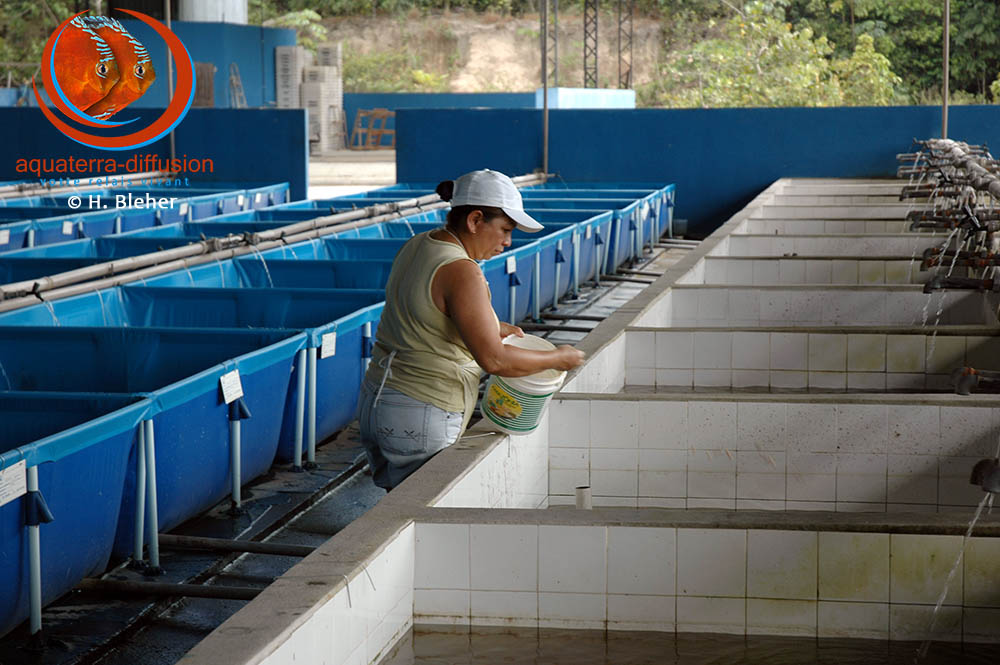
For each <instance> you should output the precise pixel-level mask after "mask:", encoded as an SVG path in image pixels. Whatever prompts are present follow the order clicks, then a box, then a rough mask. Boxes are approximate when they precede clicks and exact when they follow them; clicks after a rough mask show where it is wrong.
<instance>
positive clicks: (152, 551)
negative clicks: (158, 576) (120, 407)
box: [143, 420, 160, 572]
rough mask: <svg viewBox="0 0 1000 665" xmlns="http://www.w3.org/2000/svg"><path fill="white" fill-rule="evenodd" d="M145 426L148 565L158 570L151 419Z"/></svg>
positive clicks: (157, 526)
mask: <svg viewBox="0 0 1000 665" xmlns="http://www.w3.org/2000/svg"><path fill="white" fill-rule="evenodd" d="M143 426H144V427H145V428H146V488H147V490H148V491H149V496H148V498H147V500H146V506H147V509H148V510H149V520H148V528H149V565H150V568H151V570H152V571H154V572H157V571H160V518H159V514H158V511H157V506H156V441H155V437H154V432H153V421H152V420H146V421H144V422H143Z"/></svg>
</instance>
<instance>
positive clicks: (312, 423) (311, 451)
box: [306, 347, 319, 468]
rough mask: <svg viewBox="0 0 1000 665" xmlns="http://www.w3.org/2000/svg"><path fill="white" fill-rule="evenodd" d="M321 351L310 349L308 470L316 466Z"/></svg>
mask: <svg viewBox="0 0 1000 665" xmlns="http://www.w3.org/2000/svg"><path fill="white" fill-rule="evenodd" d="M318 355H319V349H317V348H315V347H313V348H311V349H309V375H308V377H309V378H308V380H309V413H308V420H307V421H306V422H307V423H308V427H309V437H308V439H307V440H308V443H309V447H308V448H307V449H306V468H311V467H314V466H316V357H317V356H318Z"/></svg>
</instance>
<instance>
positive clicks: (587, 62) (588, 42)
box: [583, 0, 599, 88]
mask: <svg viewBox="0 0 1000 665" xmlns="http://www.w3.org/2000/svg"><path fill="white" fill-rule="evenodd" d="M598 2H599V0H584V2H583V87H584V88H596V87H598V83H597V14H598V12H597V10H598Z"/></svg>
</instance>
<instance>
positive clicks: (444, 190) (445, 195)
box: [434, 180, 455, 201]
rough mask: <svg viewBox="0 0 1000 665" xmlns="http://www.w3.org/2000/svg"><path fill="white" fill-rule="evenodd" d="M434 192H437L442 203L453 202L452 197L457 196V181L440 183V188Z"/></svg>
mask: <svg viewBox="0 0 1000 665" xmlns="http://www.w3.org/2000/svg"><path fill="white" fill-rule="evenodd" d="M434 191H435V192H437V195H438V196H440V197H441V200H442V201H451V197H452V196H454V194H455V181H454V180H444V181H442V182H440V183H438V186H437V188H436V189H435V190H434Z"/></svg>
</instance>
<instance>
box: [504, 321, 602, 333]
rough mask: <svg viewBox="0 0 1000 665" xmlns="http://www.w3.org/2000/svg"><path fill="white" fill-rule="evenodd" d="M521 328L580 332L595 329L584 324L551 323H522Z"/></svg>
mask: <svg viewBox="0 0 1000 665" xmlns="http://www.w3.org/2000/svg"><path fill="white" fill-rule="evenodd" d="M521 328H522V329H524V330H561V331H563V332H580V333H589V332H590V331H591V330H593V328H584V327H583V326H559V325H554V324H551V323H522V324H521Z"/></svg>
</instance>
